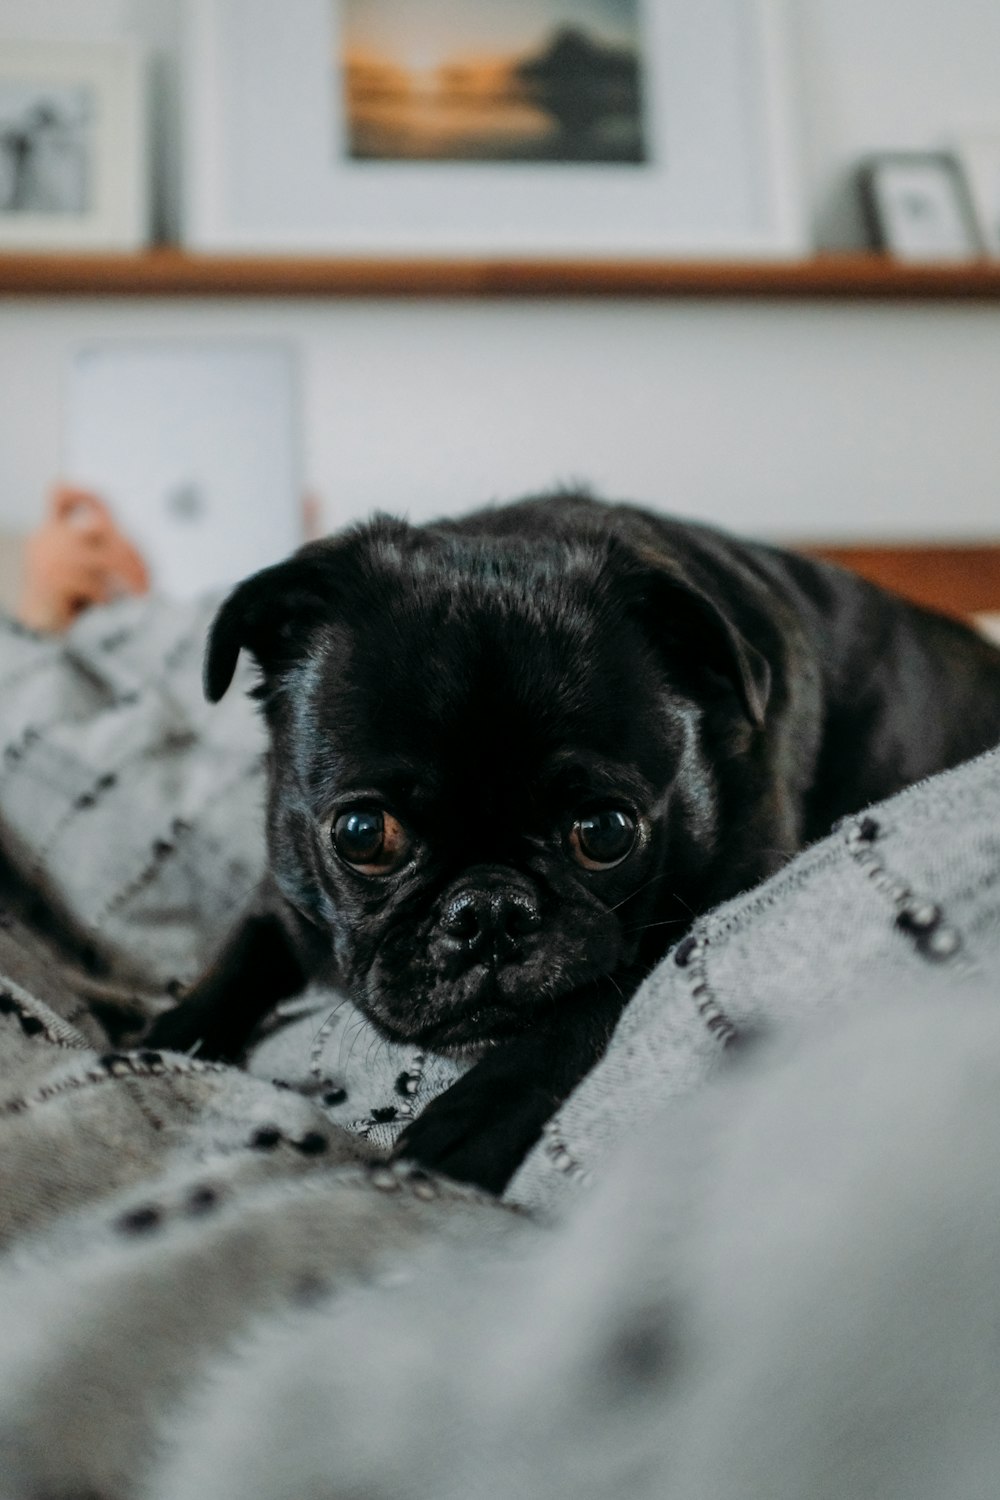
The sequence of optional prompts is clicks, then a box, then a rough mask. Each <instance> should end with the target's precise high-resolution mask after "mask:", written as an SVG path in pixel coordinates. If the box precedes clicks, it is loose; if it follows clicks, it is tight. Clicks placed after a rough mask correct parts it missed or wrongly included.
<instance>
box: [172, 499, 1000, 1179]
mask: <svg viewBox="0 0 1000 1500" xmlns="http://www.w3.org/2000/svg"><path fill="white" fill-rule="evenodd" d="M241 650H246V651H249V652H250V653H251V654H252V656H253V657H254V658H255V659H256V661H257V663H258V665H259V668H260V684H259V687H258V688H257V689H256V695H257V697H259V699H260V702H261V706H262V708H263V712H264V715H265V717H266V720H267V724H268V727H269V730H270V735H271V744H272V752H271V771H270V801H269V813H268V834H269V847H270V864H271V873H270V877H269V879H268V881H267V883H266V888H265V889H264V890H263V891H262V893H261V897H260V900H259V902H258V904H257V906H256V907H255V909H254V910H253V911H252V912H250V913H249V914H248V915H247V917H246V918H245V920H244V921H243V923H242V924H241V926H240V928H239V930H238V931H237V933H236V934H235V936H234V938H233V940H232V941H231V943H230V944H229V946H228V947H227V948H226V949H225V950H224V952H223V954H222V956H221V958H220V960H219V962H218V963H217V964H216V965H215V966H214V967H213V969H212V970H211V971H210V972H209V973H208V974H207V975H206V976H205V977H204V979H203V980H202V981H200V982H199V983H198V984H196V985H195V986H194V988H193V989H192V991H191V992H190V993H189V994H188V996H187V997H186V998H185V999H184V1000H183V1001H182V1002H181V1004H180V1005H179V1007H178V1008H177V1009H176V1010H174V1011H173V1012H171V1013H169V1014H167V1015H166V1016H164V1017H162V1018H161V1019H160V1020H159V1021H158V1022H157V1023H156V1024H155V1025H154V1027H153V1030H152V1032H151V1034H150V1036H149V1039H148V1040H149V1042H150V1044H151V1045H158V1046H169V1047H178V1048H189V1047H190V1046H192V1045H193V1044H195V1043H200V1044H201V1055H202V1056H208V1057H234V1056H236V1055H238V1053H239V1052H240V1050H241V1048H242V1047H243V1046H244V1045H245V1043H246V1040H247V1038H248V1036H249V1034H250V1032H251V1030H252V1029H253V1027H254V1026H255V1025H256V1023H257V1022H258V1021H259V1020H260V1019H261V1017H262V1016H263V1015H264V1014H265V1013H266V1012H268V1011H269V1010H270V1009H271V1008H272V1007H273V1005H274V1004H275V1002H276V1001H277V1000H279V999H281V998H283V997H285V996H287V995H289V994H292V993H294V992H295V991H296V990H298V989H299V988H301V986H302V985H303V983H304V982H305V980H306V978H307V977H322V978H325V979H327V980H329V981H330V982H331V983H332V984H335V985H337V986H338V987H340V988H341V989H343V990H345V991H346V993H347V994H349V995H350V997H351V998H352V999H353V1001H354V1002H355V1004H356V1005H357V1006H358V1007H359V1008H360V1009H361V1010H362V1011H363V1012H364V1013H365V1015H366V1016H367V1017H368V1018H369V1019H370V1020H371V1022H372V1023H373V1024H374V1026H375V1027H376V1028H377V1029H378V1030H379V1031H380V1032H381V1033H382V1035H383V1036H385V1037H389V1038H392V1039H393V1040H395V1041H405V1042H411V1043H417V1044H419V1045H420V1046H421V1047H426V1048H429V1049H432V1050H437V1051H443V1052H450V1053H456V1054H463V1055H470V1056H472V1057H475V1058H477V1059H478V1061H476V1063H475V1065H474V1066H473V1067H472V1068H471V1069H470V1071H469V1072H468V1073H466V1074H465V1075H464V1076H463V1077H462V1078H461V1079H460V1080H459V1081H458V1082H457V1083H456V1084H454V1085H453V1086H452V1087H451V1088H450V1089H448V1090H447V1091H446V1092H445V1093H444V1094H442V1095H441V1096H440V1097H439V1098H438V1099H436V1100H435V1101H434V1102H433V1103H432V1104H430V1106H429V1107H428V1108H427V1109H426V1110H425V1111H424V1112H423V1113H422V1114H421V1115H420V1116H419V1117H418V1119H417V1120H415V1121H414V1122H413V1123H412V1124H411V1125H410V1126H409V1127H408V1129H407V1130H406V1131H405V1132H404V1134H403V1136H402V1138H401V1140H400V1143H399V1146H398V1148H397V1150H398V1153H400V1154H403V1155H405V1156H406V1157H408V1158H411V1159H414V1160H416V1161H418V1162H420V1163H421V1164H423V1165H424V1166H427V1167H433V1168H436V1169H438V1170H441V1171H443V1172H445V1173H448V1174H450V1175H451V1176H453V1177H456V1178H459V1179H463V1180H466V1181H469V1182H473V1183H477V1184H479V1185H480V1186H482V1187H485V1188H488V1189H490V1190H492V1191H495V1192H499V1191H501V1190H502V1189H503V1187H504V1185H505V1184H506V1183H507V1181H508V1180H509V1178H510V1176H511V1174H512V1173H513V1171H514V1170H515V1168H516V1167H517V1166H518V1164H519V1163H520V1161H521V1160H522V1158H523V1157H524V1155H525V1153H526V1152H527V1150H528V1149H529V1147H530V1146H531V1145H532V1144H533V1143H534V1142H535V1140H537V1138H538V1137H539V1135H540V1133H541V1130H542V1126H543V1124H544V1122H545V1120H546V1119H547V1118H548V1117H549V1115H551V1113H552V1112H553V1110H554V1109H555V1108H556V1106H557V1105H558V1104H559V1103H560V1102H561V1101H562V1100H563V1099H564V1098H565V1097H566V1096H567V1094H568V1093H569V1092H570V1091H571V1090H572V1088H573V1087H574V1086H575V1085H576V1084H577V1083H578V1081H579V1080H580V1079H581V1077H582V1076H583V1075H584V1074H585V1073H586V1072H587V1070H588V1069H589V1068H590V1067H591V1066H592V1065H593V1064H594V1062H595V1061H596V1060H597V1059H598V1058H599V1056H600V1055H601V1053H602V1051H603V1049H604V1047H605V1045H606V1043H607V1041H608V1038H609V1036H610V1034H611V1031H612V1029H613V1028H614V1025H615V1023H616V1020H617V1018H618V1016H619V1014H620V1012H621V1010H622V1007H623V1006H624V1005H625V1003H626V1001H627V1000H628V998H629V996H630V995H631V994H632V993H633V992H634V990H635V989H636V986H637V985H638V983H639V981H640V980H641V979H642V977H643V975H645V974H647V973H648V972H649V970H650V969H651V968H652V967H653V965H654V964H655V963H656V962H657V960H658V959H660V958H661V957H662V955H663V954H664V952H665V951H666V949H667V948H668V947H670V946H671V945H672V944H673V943H675V942H676V941H677V939H678V938H679V937H680V936H681V935H682V934H683V932H684V930H685V928H686V927H688V926H689V925H690V923H691V921H692V920H693V918H694V917H695V916H696V915H697V914H698V913H700V912H704V911H705V910H706V909H708V908H709V907H711V906H714V905H715V904H716V903H717V902H719V901H722V900H723V899H725V898H726V897H728V896H732V895H734V894H735V893H736V892H737V891H741V890H745V889H746V888H747V887H748V886H751V885H753V884H754V883H755V882H757V881H759V880H762V879H763V878H764V877H765V876H767V875H769V874H771V872H772V871H774V870H775V869H777V868H778V867H779V866H780V865H781V864H782V863H783V862H784V861H786V860H787V859H788V858H789V857H790V856H791V855H793V854H794V853H795V852H796V851H797V850H799V849H801V848H802V847H803V845H804V844H806V843H807V842H809V841H810V840H812V839H815V838H817V837H819V836H820V835H822V834H825V833H826V832H828V830H829V829H830V827H831V825H832V824H833V822H834V821H835V820H836V819H837V818H839V817H841V816H842V815H843V814H845V813H850V812H854V811H856V810H857V809H859V808H861V807H864V806H865V805H866V804H868V803H871V802H874V801H877V800H878V799H880V798H883V797H886V796H888V795H889V794H890V793H892V792H895V791H897V790H899V789H900V788H901V787H904V786H906V785H907V784H908V783H909V782H912V781H914V780H916V779H917V778H919V777H923V776H928V775H930V774H931V773H933V772H935V771H940V770H943V769H944V768H946V767H948V766H952V765H955V764H957V763H958V762H959V761H962V760H964V759H967V758H968V757H970V756H972V755H975V754H976V753H977V752H979V751H981V750H985V749H986V748H987V747H988V746H991V745H994V744H996V743H997V740H998V739H1000V651H997V650H996V649H994V648H993V647H992V646H990V645H989V644H988V643H987V642H986V641H985V640H982V639H980V638H979V637H978V636H977V635H975V634H974V633H973V632H972V631H971V630H968V629H966V628H965V627H964V626H962V625H959V624H957V623H954V622H953V621H951V620H947V619H944V618H942V617H940V616H938V615H935V614H932V613H929V612H927V611H925V610H921V609H918V608H914V607H912V606H911V605H909V604H906V603H904V602H902V601H901V600H899V599H897V598H895V597H893V596H891V595H889V594H887V593H884V592H883V591H881V590H880V589H877V588H875V587H873V586H872V585H870V584H868V583H865V582H863V581H862V580H861V579H859V578H856V577H854V576H853V575H851V574H848V573H846V572H842V571H841V570H839V569H837V568H833V567H830V566H827V565H824V564H823V563H820V562H814V561H810V560H807V559H806V558H804V557H800V556H796V555H794V554H792V553H788V552H782V551H778V550H776V549H774V548H772V547H767V546H762V545H756V544H753V543H749V542H744V541H738V540H735V539H734V538H732V537H729V536H725V535H723V534H721V533H719V532H717V531H714V530H711V529H709V528H707V527H704V526H700V525H693V524H690V523H687V522H682V521H677V520H671V519H668V518H666V517H664V516H660V515H654V514H649V513H647V512H644V511H641V510H638V509H635V508H633V507H630V506H625V505H606V504H601V503H598V502H596V501H594V500H591V499H589V498H587V497H585V496H577V495H558V496H553V497H549V498H543V499H539V500H529V501H524V502H522V503H519V504H514V505H509V506H506V507H500V508H496V509H491V510H484V511H480V512H478V513H476V514H474V515H471V516H467V517H465V518H463V519H460V520H455V521H441V522H438V523H437V524H434V525H430V526H419V527H414V526H410V525H407V524H406V523H404V522H402V521H396V520H390V519H378V520H376V521H374V522H373V523H372V524H370V525H366V526H360V527H357V528H356V529H353V530H350V531H348V532H346V533H345V534H343V535H341V536H337V537H333V538H330V539H328V540H325V541H320V542H314V543H311V544H310V545H309V546H306V547H303V548H302V549H301V551H299V552H297V553H296V554H295V555H294V556H293V557H292V558H291V559H289V560H288V561H287V562H284V563H281V564H279V565H278V566H277V567H272V568H268V569H267V570H265V571H264V572H262V573H258V574H256V575H255V576H254V577H252V578H250V579H248V580H247V581H246V582H245V583H243V584H241V585H240V586H239V587H238V588H237V589H236V590H235V592H234V593H233V594H232V595H231V596H230V598H229V599H228V600H227V601H226V603H225V604H224V605H223V607H222V609H221V611H220V613H219V615H218V617H217V619H216V621H215V624H214V626H213V629H212V633H211V637H210V641H209V645H208V652H207V657H206V665H205V685H206V691H207V693H208V696H209V698H210V699H212V700H213V701H216V700H218V699H219V698H221V696H222V694H223V693H224V692H225V691H226V689H227V687H228V686H229V684H230V681H231V679H232V676H233V672H234V670H235V667H236V662H237V658H238V656H239V653H240V651H241Z"/></svg>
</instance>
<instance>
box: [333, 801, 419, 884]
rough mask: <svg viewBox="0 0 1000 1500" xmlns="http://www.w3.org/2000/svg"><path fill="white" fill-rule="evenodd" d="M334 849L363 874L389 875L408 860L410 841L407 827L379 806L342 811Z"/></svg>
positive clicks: (336, 827)
mask: <svg viewBox="0 0 1000 1500" xmlns="http://www.w3.org/2000/svg"><path fill="white" fill-rule="evenodd" d="M331 836H332V838H333V847H334V848H335V849H336V851H337V853H338V854H339V855H340V858H341V859H342V860H343V861H344V863H345V865H350V866H351V868H352V869H353V870H357V871H358V872H359V874H361V875H387V874H389V873H390V872H391V871H392V870H395V869H397V868H398V866H399V865H401V864H402V863H403V860H404V859H405V858H406V855H407V853H408V852H409V848H410V841H409V839H408V838H407V836H406V830H405V829H404V827H403V825H402V824H401V823H400V822H399V821H398V820H397V819H396V818H394V817H393V816H392V814H391V813H387V812H384V811H383V810H382V809H381V808H379V807H353V808H351V809H350V810H349V811H348V812H342V813H341V814H340V816H339V818H337V819H336V821H335V822H334V825H333V829H332V835H331Z"/></svg>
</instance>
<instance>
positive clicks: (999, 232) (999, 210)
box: [953, 126, 1000, 260]
mask: <svg viewBox="0 0 1000 1500" xmlns="http://www.w3.org/2000/svg"><path fill="white" fill-rule="evenodd" d="M953 150H954V154H955V157H956V159H957V161H958V164H959V166H960V167H961V169H962V171H963V173H964V175H965V181H966V183H967V184H968V189H969V196H970V198H971V199H972V207H973V211H974V213H975V217H976V227H977V228H978V230H979V238H980V240H981V241H982V245H983V249H984V251H985V252H986V254H987V255H988V256H989V257H990V258H991V259H993V260H997V259H1000V126H997V127H996V128H995V129H993V130H981V131H970V132H969V133H968V134H964V135H961V136H959V137H958V139H957V140H956V141H955V142H954V144H953Z"/></svg>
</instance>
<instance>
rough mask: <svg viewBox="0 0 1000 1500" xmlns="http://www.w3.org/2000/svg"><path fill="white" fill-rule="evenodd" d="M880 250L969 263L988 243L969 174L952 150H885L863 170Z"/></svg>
mask: <svg viewBox="0 0 1000 1500" xmlns="http://www.w3.org/2000/svg"><path fill="white" fill-rule="evenodd" d="M860 186H861V194H862V203H863V207H864V211H865V217H866V219H867V221H868V228H869V234H870V236H871V239H872V241H873V243H874V245H875V247H876V249H879V250H883V251H886V252H887V253H888V254H890V255H892V256H893V257H895V259H897V260H902V261H910V262H913V263H921V262H923V263H930V264H934V263H948V262H956V263H964V262H968V261H974V260H977V259H979V257H980V256H981V255H982V251H983V247H982V243H981V240H980V236H979V231H978V227H977V224H976V218H975V213H974V210H973V205H972V200H971V197H970V195H969V188H968V183H967V182H966V179H965V175H964V173H963V171H962V169H961V167H960V165H959V163H958V161H957V160H956V158H955V157H954V156H953V155H952V153H950V152H947V151H886V152H881V153H879V154H878V155H876V156H873V157H871V158H869V160H868V161H866V162H864V163H863V164H862V166H861V169H860Z"/></svg>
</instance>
